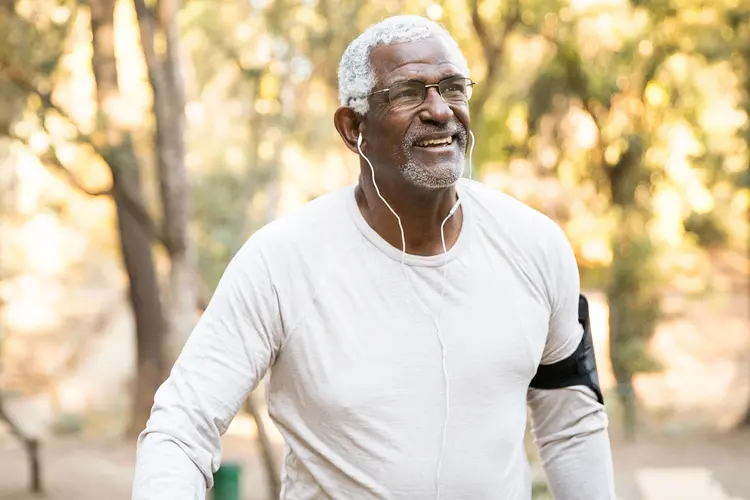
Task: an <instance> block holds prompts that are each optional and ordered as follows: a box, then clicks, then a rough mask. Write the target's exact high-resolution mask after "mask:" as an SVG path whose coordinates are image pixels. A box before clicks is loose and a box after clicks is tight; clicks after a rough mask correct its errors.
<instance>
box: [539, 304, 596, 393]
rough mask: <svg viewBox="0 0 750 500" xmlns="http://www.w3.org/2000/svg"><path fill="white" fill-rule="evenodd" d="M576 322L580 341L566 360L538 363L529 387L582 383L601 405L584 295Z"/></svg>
mask: <svg viewBox="0 0 750 500" xmlns="http://www.w3.org/2000/svg"><path fill="white" fill-rule="evenodd" d="M578 322H579V323H580V324H581V326H582V327H583V337H582V338H581V343H580V344H578V348H577V349H576V350H575V352H574V353H573V354H571V355H570V356H569V357H567V358H566V359H563V360H562V361H558V362H557V363H552V364H550V365H539V368H538V369H537V372H536V375H534V378H533V379H531V384H530V386H531V387H532V388H534V389H560V388H563V387H571V386H574V385H585V386H586V387H588V388H590V389H591V390H592V391H594V394H596V398H597V399H598V400H599V403H601V404H604V398H603V397H602V390H601V388H600V386H599V375H598V373H597V371H596V358H595V356H594V343H593V340H592V338H591V319H590V317H589V303H588V301H587V300H586V297H584V296H583V295H580V296H579V298H578Z"/></svg>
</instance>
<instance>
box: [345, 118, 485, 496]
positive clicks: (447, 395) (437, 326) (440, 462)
mask: <svg viewBox="0 0 750 500" xmlns="http://www.w3.org/2000/svg"><path fill="white" fill-rule="evenodd" d="M469 134H470V135H471V148H470V149H469V178H471V168H472V167H471V157H472V153H473V151H474V142H475V140H474V133H473V132H471V131H469ZM357 150H358V151H359V154H360V155H361V156H362V158H364V159H365V161H366V162H367V165H368V166H369V167H370V173H371V176H372V184H373V186H374V187H375V192H376V193H377V194H378V197H379V198H380V200H381V201H382V202H383V203H384V204H385V206H386V207H388V210H390V211H391V213H392V214H393V216H394V217H396V220H397V221H398V227H399V230H400V231H401V270H402V272H403V274H404V276H405V277H406V279H407V281H408V282H409V291H410V292H411V294H412V295H413V296H414V299H415V300H416V301H417V303H418V304H419V306H420V307H421V308H422V310H423V311H424V312H425V314H426V315H427V316H429V317H430V319H431V320H432V322H433V324H434V325H435V330H436V334H437V338H438V342H439V343H440V352H441V358H442V369H443V379H444V385H445V421H444V423H443V433H442V437H441V445H440V452H439V454H438V463H437V470H436V472H435V490H436V497H435V498H436V500H440V472H441V469H442V465H443V452H444V451H445V445H446V441H447V437H448V423H449V420H450V378H449V376H448V364H447V356H446V354H447V349H446V346H445V342H444V340H443V336H442V333H441V328H440V326H441V325H440V323H441V319H442V316H439V317H437V318H436V317H435V315H434V314H433V313H432V312H431V311H430V309H429V308H428V307H427V306H426V305H425V304H424V302H422V300H421V299H420V298H419V296H418V295H417V293H416V292H415V290H414V284H413V282H412V280H411V276H409V273H408V272H407V269H406V264H405V262H404V260H405V258H406V234H405V233H404V226H403V224H402V223H401V217H399V216H398V214H397V213H396V211H395V210H394V209H393V207H391V205H390V204H389V203H388V202H387V201H386V199H385V198H384V197H383V195H382V194H381V193H380V189H379V188H378V184H377V182H376V181H375V168H374V167H373V166H372V163H371V162H370V159H369V158H368V157H367V156H366V155H365V154H364V152H363V151H362V134H361V133H360V134H359V138H358V139H357ZM460 206H461V199H460V198H459V199H458V200H457V201H456V203H455V204H454V205H453V207H452V208H451V210H450V211H449V212H448V215H447V216H446V218H445V219H443V222H442V224H440V240H441V243H442V245H443V256H444V258H445V262H444V263H443V284H442V286H441V289H440V299H439V302H438V307H437V312H438V314H440V310H441V306H442V302H443V298H444V297H445V286H446V283H447V282H448V269H447V258H448V247H447V245H446V243H445V223H446V222H448V220H449V219H450V218H451V217H452V216H453V215H454V214H455V213H456V212H457V211H458V208H459V207H460Z"/></svg>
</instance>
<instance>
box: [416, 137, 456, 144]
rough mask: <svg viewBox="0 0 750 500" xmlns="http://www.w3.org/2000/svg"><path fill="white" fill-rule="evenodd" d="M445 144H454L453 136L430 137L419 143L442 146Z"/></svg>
mask: <svg viewBox="0 0 750 500" xmlns="http://www.w3.org/2000/svg"><path fill="white" fill-rule="evenodd" d="M443 144H453V137H452V136H448V137H442V138H440V139H428V140H426V141H421V142H418V143H417V146H440V145H443Z"/></svg>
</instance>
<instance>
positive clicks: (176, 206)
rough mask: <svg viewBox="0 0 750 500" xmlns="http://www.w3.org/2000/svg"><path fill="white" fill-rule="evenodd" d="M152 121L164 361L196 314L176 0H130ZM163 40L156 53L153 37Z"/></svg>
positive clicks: (172, 355)
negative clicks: (161, 244) (162, 251)
mask: <svg viewBox="0 0 750 500" xmlns="http://www.w3.org/2000/svg"><path fill="white" fill-rule="evenodd" d="M134 5H135V9H136V14H137V16H138V26H139V30H140V35H141V46H142V49H143V55H144V59H145V61H146V67H147V69H148V78H149V82H150V84H151V89H152V92H153V110H154V117H155V123H156V134H155V144H154V148H155V153H156V164H157V168H158V171H159V188H160V195H161V204H162V208H163V213H164V220H163V222H164V241H165V244H166V247H167V252H168V253H169V257H170V272H169V281H168V284H167V289H166V293H165V295H164V302H165V305H166V311H167V329H168V332H169V341H168V349H169V357H170V359H172V358H175V357H176V356H177V354H178V353H179V351H180V350H181V349H182V345H183V344H184V343H185V340H186V339H187V337H188V335H189V334H190V332H191V330H192V328H193V326H194V324H195V321H196V319H197V314H196V307H195V304H196V286H195V279H196V277H195V267H196V258H197V256H196V254H195V250H194V248H193V244H192V241H191V239H190V238H189V235H188V222H189V218H190V206H189V194H190V193H189V187H190V186H189V184H188V177H187V169H186V167H185V139H184V133H185V113H184V110H185V89H184V81H183V77H182V74H181V67H180V43H179V42H180V37H179V29H178V23H177V14H178V12H179V7H180V2H179V0H161V1H160V2H158V4H157V6H156V10H153V9H151V8H149V7H147V6H146V4H145V2H144V1H143V0H134ZM157 36H159V37H160V38H162V39H163V40H164V41H165V42H166V45H165V50H164V51H163V53H158V54H157V50H156V41H155V38H156V37H157Z"/></svg>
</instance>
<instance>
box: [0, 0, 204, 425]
mask: <svg viewBox="0 0 750 500" xmlns="http://www.w3.org/2000/svg"><path fill="white" fill-rule="evenodd" d="M46 3H49V4H50V5H39V4H34V5H32V4H29V3H28V2H20V1H19V2H7V1H6V4H5V7H6V8H5V9H4V13H5V16H4V20H5V21H6V22H8V23H9V25H8V28H9V30H8V31H7V33H11V36H9V37H8V39H7V42H8V43H7V44H3V45H2V46H1V47H2V50H0V85H3V88H4V89H8V92H6V93H4V94H3V97H4V98H6V99H7V100H8V101H9V103H10V104H12V106H10V107H9V109H16V108H18V109H19V110H22V109H23V105H20V108H19V103H23V102H24V101H25V100H26V99H28V102H29V104H30V106H31V109H32V111H33V113H34V114H35V116H36V124H35V127H38V128H39V129H41V131H42V132H43V133H44V134H45V136H46V138H45V143H46V144H47V146H46V148H45V149H44V150H43V151H41V152H40V154H39V158H40V161H41V162H42V163H43V164H45V165H46V166H48V167H50V169H52V170H53V171H56V172H59V173H61V174H62V175H63V176H64V178H65V179H66V180H67V181H68V182H69V183H70V184H71V185H72V186H74V187H75V188H77V189H79V190H81V191H83V192H85V193H86V194H89V195H92V196H111V197H112V198H113V199H114V202H115V206H116V209H117V224H118V229H119V232H120V246H121V251H122V257H123V260H124V264H125V269H126V271H127V274H128V279H129V284H130V286H129V298H130V302H131V305H132V307H133V313H134V316H135V323H136V340H137V343H136V345H137V363H136V364H137V371H136V383H135V393H134V396H133V410H132V418H131V422H130V427H129V430H128V434H129V435H131V436H132V435H136V434H137V433H138V432H139V431H140V430H141V429H143V427H144V426H145V423H146V420H147V418H148V415H149V413H150V409H151V405H152V403H153V396H154V392H155V391H156V389H157V388H158V386H159V385H160V384H161V382H162V381H163V380H164V378H165V376H166V374H167V366H168V363H169V359H171V358H172V357H173V355H174V354H175V352H174V351H176V350H177V349H178V348H179V345H181V343H182V340H184V338H183V337H184V335H186V333H187V332H189V329H190V327H191V325H190V323H191V321H192V320H193V318H194V316H195V311H196V308H195V306H196V302H195V297H194V295H193V294H194V287H193V284H192V276H191V273H192V268H191V265H192V260H191V259H192V253H191V245H190V242H189V238H188V235H187V222H188V204H187V199H188V198H187V197H188V194H189V193H188V189H187V178H186V172H185V167H184V142H183V138H182V135H183V133H184V124H183V102H184V99H183V97H182V96H183V92H182V80H181V78H182V77H181V74H180V66H179V59H178V56H177V53H178V51H179V47H178V34H177V21H176V15H177V7H178V4H177V3H176V2H168V1H163V2H159V6H158V9H154V8H151V7H147V6H146V5H145V4H144V3H143V2H140V1H138V0H134V5H135V8H136V13H137V14H138V26H139V28H140V32H141V40H142V47H143V53H144V58H145V60H146V65H147V68H148V74H149V83H150V84H151V88H152V91H153V94H154V96H153V108H154V121H155V127H156V130H155V132H154V152H155V155H156V158H157V161H156V165H157V167H158V168H157V170H158V180H159V185H160V188H161V190H160V191H161V195H162V196H161V202H162V208H163V210H162V214H163V215H162V217H161V222H160V224H157V222H156V220H155V218H154V217H152V216H151V215H150V213H149V210H148V209H147V207H146V204H145V200H144V191H143V187H142V179H141V177H142V170H143V169H142V163H143V162H142V160H141V158H139V156H138V154H137V152H136V146H135V140H134V137H133V134H132V132H131V125H130V124H129V123H127V119H126V118H125V117H124V110H125V108H126V107H127V105H128V104H127V102H126V99H125V98H124V96H123V95H122V92H121V90H120V84H119V81H118V67H117V58H116V55H115V47H116V43H115V7H116V1H115V0H90V1H87V2H80V3H77V2H72V1H64V0H58V1H54V0H49V2H46ZM79 5H80V6H83V7H88V10H89V12H90V22H91V33H92V38H91V44H92V55H91V65H92V70H93V75H94V83H95V89H94V90H95V99H96V118H95V120H94V123H93V125H92V127H91V129H92V131H91V132H90V133H87V132H85V131H84V127H83V126H82V125H81V124H80V123H78V122H77V121H76V120H75V119H74V118H73V117H72V116H71V115H70V114H69V112H68V111H67V110H66V109H65V107H64V106H63V105H60V104H58V103H56V102H55V100H54V95H53V94H54V91H55V86H56V71H57V70H58V62H59V60H60V57H61V55H62V54H63V51H64V50H65V47H66V43H65V42H66V40H67V39H68V31H69V29H70V28H71V26H73V21H74V19H75V15H76V13H77V11H78V8H79ZM45 8H49V9H50V10H48V12H49V14H48V16H46V17H45V16H43V15H42V14H41V12H42V11H43V10H44V9H45ZM63 14H65V15H63ZM58 18H59V19H64V21H63V22H58V21H56V19H58ZM4 32H5V30H4ZM157 39H158V40H159V42H157ZM157 46H158V47H159V48H158V49H157ZM4 118H5V119H4V123H3V124H2V125H3V126H2V128H1V129H0V130H2V132H4V133H5V134H7V135H10V136H11V137H13V138H15V139H18V140H20V141H22V142H24V143H26V144H27V145H32V137H33V134H34V133H37V131H36V130H34V128H33V127H32V128H31V130H29V127H25V130H26V132H25V133H24V134H21V133H19V132H18V128H19V127H14V126H13V120H14V118H17V117H13V116H10V115H8V116H5V117H4ZM65 142H73V143H76V144H78V145H80V146H81V147H83V148H86V149H88V150H89V152H93V153H95V155H96V156H98V157H99V158H100V159H101V160H103V162H104V163H105V164H106V165H107V167H108V168H109V170H110V172H111V175H112V187H111V188H107V189H103V190H92V189H89V188H87V187H85V186H84V183H82V182H81V181H79V180H78V178H77V176H76V175H75V173H74V172H73V170H71V169H70V168H69V167H68V165H66V164H65V162H64V161H62V159H61V158H60V156H59V155H58V152H57V145H58V144H61V143H65ZM32 149H34V148H32ZM37 150H38V148H37ZM154 243H158V244H160V245H161V246H162V247H163V248H164V249H165V250H166V253H167V255H168V257H169V263H170V264H171V265H170V274H169V279H168V281H167V284H168V289H169V292H168V293H166V294H165V297H162V296H161V293H160V286H159V281H158V274H157V267H156V264H155V256H154V248H153V245H154ZM163 304H166V305H167V306H168V307H167V311H168V313H169V314H165V311H164V306H163ZM165 316H167V317H166V318H165ZM168 325H169V328H168ZM169 331H171V334H172V335H171V336H169V335H168V333H167V332H169ZM170 337H171V338H172V339H173V341H174V342H173V352H172V353H169V352H168V345H167V339H168V338H170Z"/></svg>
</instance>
